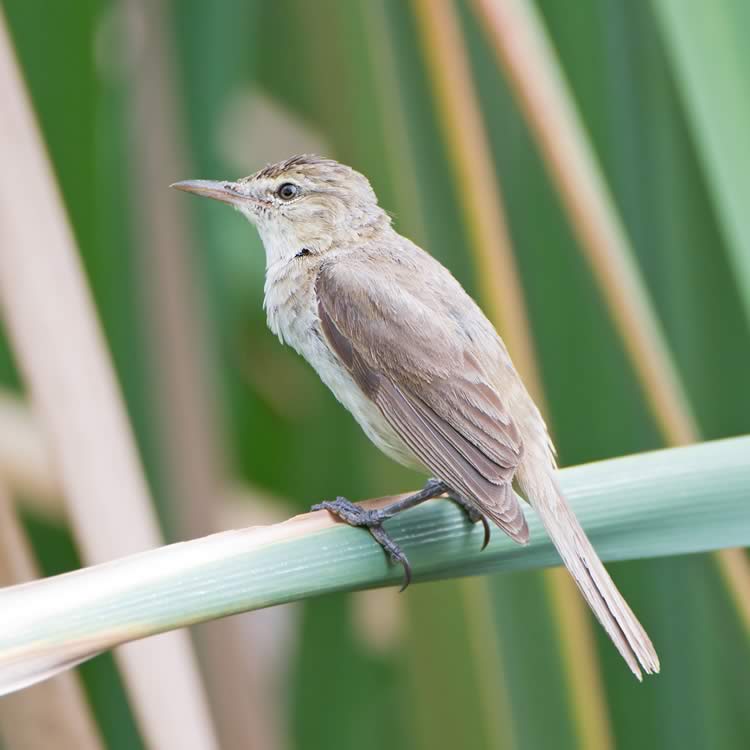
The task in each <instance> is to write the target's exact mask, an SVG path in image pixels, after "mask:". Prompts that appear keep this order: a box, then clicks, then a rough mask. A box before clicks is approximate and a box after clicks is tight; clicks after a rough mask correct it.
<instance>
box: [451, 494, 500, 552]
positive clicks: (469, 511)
mask: <svg viewBox="0 0 750 750" xmlns="http://www.w3.org/2000/svg"><path fill="white" fill-rule="evenodd" d="M448 497H450V499H451V500H453V502H454V503H456V505H460V506H461V507H462V508H463V509H464V511H465V513H466V515H467V516H468V518H469V521H471V522H472V523H477V522H479V521H481V522H482V526H484V541H483V542H482V549H483V550H484V548H485V547H486V546H487V545H488V544H489V543H490V523H489V521H488V520H487V516H485V515H484V513H482V512H480V511H478V510H477V509H476V508H475V507H474V506H473V505H472V504H471V503H468V502H466V500H463V499H462V498H460V497H458V495H453V494H451V493H450V492H449V494H448Z"/></svg>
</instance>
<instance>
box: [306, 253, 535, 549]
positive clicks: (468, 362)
mask: <svg viewBox="0 0 750 750" xmlns="http://www.w3.org/2000/svg"><path fill="white" fill-rule="evenodd" d="M356 270H357V271H358V272H357V273H355V272H354V270H352V269H347V268H346V267H344V265H343V264H341V263H330V264H324V265H323V266H322V267H321V270H320V272H319V274H318V277H317V280H316V284H315V290H316V294H317V300H318V316H319V319H320V324H321V329H322V331H323V334H324V335H325V337H326V339H327V341H328V342H329V344H330V346H331V348H332V349H333V351H334V352H335V353H336V355H337V356H338V357H339V359H340V360H341V362H342V363H343V364H344V365H345V367H346V368H347V370H348V371H349V372H350V374H351V375H352V377H353V378H354V380H355V381H356V382H357V384H358V385H359V386H360V388H361V389H362V390H363V392H364V393H365V394H366V395H367V396H368V397H369V398H370V399H372V401H373V402H374V403H375V404H376V405H377V406H378V408H379V410H380V411H381V413H382V414H383V416H384V417H385V419H386V420H387V422H388V423H389V424H390V425H391V427H392V428H393V430H394V431H395V432H396V434H397V435H398V436H399V437H400V438H401V439H402V440H403V441H404V443H406V445H407V446H408V447H409V448H410V450H411V451H412V452H413V453H414V454H415V455H416V456H417V458H419V460H420V461H421V462H422V463H423V464H424V465H425V466H426V467H427V468H428V469H429V470H430V471H431V472H432V473H433V474H434V475H435V476H436V477H438V478H439V479H442V480H443V481H444V482H445V483H446V484H447V485H448V486H449V487H450V488H451V489H452V490H453V491H455V492H457V493H458V494H459V495H461V497H463V498H465V499H466V500H468V501H469V502H472V503H474V504H475V505H476V506H477V507H478V508H479V509H480V510H481V511H482V512H484V513H485V514H487V515H488V516H489V517H490V518H492V520H493V521H494V522H495V523H496V524H497V525H498V526H500V527H501V528H502V529H503V530H504V531H505V532H506V533H507V534H509V536H511V537H512V538H513V539H515V540H517V541H519V542H525V541H526V540H527V539H528V528H527V526H526V521H525V519H524V515H523V512H522V510H521V507H520V505H519V503H518V500H517V499H516V496H515V495H514V493H513V491H512V489H511V482H512V480H513V475H514V473H515V470H516V467H517V466H518V463H519V461H520V459H521V456H522V453H523V446H522V443H521V438H520V435H519V432H518V430H517V428H516V426H515V424H514V423H513V420H512V419H511V418H510V415H509V413H508V411H507V409H506V408H505V407H504V405H503V402H502V398H501V396H500V394H499V393H498V392H497V390H496V388H495V387H494V386H493V384H492V383H491V381H490V379H489V378H488V377H487V375H486V373H485V372H484V370H483V368H482V366H481V365H480V364H479V361H478V359H477V358H476V357H474V356H473V355H472V353H471V352H470V340H469V339H466V341H464V340H463V337H462V335H461V332H460V331H456V330H454V331H453V332H452V333H454V334H456V335H451V332H450V331H446V330H445V326H446V325H448V326H452V327H454V329H455V327H456V326H457V325H458V324H457V322H456V321H455V320H453V319H452V318H451V317H450V316H449V315H445V314H444V312H443V311H441V310H440V309H436V305H437V301H436V300H432V301H428V302H427V303H425V300H422V299H419V298H417V297H414V296H410V295H409V294H408V293H407V292H406V291H405V288H404V286H403V285H399V286H398V287H397V286H396V285H393V284H392V285H388V284H385V283H384V282H383V280H382V278H378V277H375V276H374V275H372V274H368V272H367V270H366V269H365V268H358V269H356ZM375 288H377V290H378V294H377V298H375V296H374V294H373V290H374V289H375ZM407 288H408V287H407ZM441 313H442V315H441ZM437 341H440V342H441V344H442V346H441V347H439V349H438V351H439V350H440V349H442V350H443V351H442V352H441V353H440V355H436V346H435V344H436V343H437ZM436 359H439V361H436Z"/></svg>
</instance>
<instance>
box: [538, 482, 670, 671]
mask: <svg viewBox="0 0 750 750" xmlns="http://www.w3.org/2000/svg"><path fill="white" fill-rule="evenodd" d="M524 484H527V483H524ZM533 484H534V487H533V488H531V487H529V488H528V489H529V500H530V502H531V504H532V506H533V507H534V509H535V510H536V511H537V513H538V514H539V517H540V518H541V520H542V523H543V524H544V528H545V529H546V530H547V533H548V534H549V536H550V538H551V539H552V543H553V544H554V545H555V547H556V549H557V551H558V552H559V554H560V557H561V558H562V561H563V562H564V563H565V567H566V568H567V569H568V570H569V571H570V573H571V575H572V576H573V578H574V579H575V582H576V584H577V585H578V588H579V589H580V591H581V593H582V594H583V596H584V598H585V599H586V601H587V602H588V605H589V606H590V607H591V609H592V610H593V612H594V614H595V615H596V617H597V619H598V620H599V622H600V623H601V624H602V626H603V627H604V629H605V630H606V631H607V634H608V635H609V637H610V638H611V639H612V642H613V643H614V644H615V646H616V647H617V650H618V651H619V652H620V654H621V655H622V657H623V658H624V659H625V661H626V662H627V664H628V666H629V667H630V669H631V671H632V672H633V674H634V675H635V676H636V677H637V678H638V679H639V680H641V679H642V676H641V669H643V671H645V672H646V673H647V674H652V673H656V672H658V671H659V657H658V656H657V655H656V651H655V650H654V647H653V645H652V643H651V640H650V638H649V637H648V635H647V634H646V631H645V630H644V629H643V626H642V625H641V624H640V622H638V619H637V618H636V616H635V615H634V614H633V612H632V610H631V609H630V607H629V606H628V604H627V602H626V601H625V599H624V598H623V596H622V594H621V593H620V592H619V591H618V590H617V587H616V586H615V584H614V582H613V581H612V579H611V578H610V577H609V573H607V571H606V569H605V568H604V565H603V564H602V562H601V560H600V559H599V557H598V555H597V554H596V552H595V550H594V548H593V547H592V546H591V542H589V540H588V538H587V537H586V534H585V533H584V531H583V529H582V528H581V525H580V523H579V522H578V519H577V518H576V517H575V516H574V515H573V511H572V510H571V509H570V507H569V506H568V504H567V502H566V501H565V499H564V498H563V496H562V494H561V492H560V490H559V488H558V487H557V483H556V482H555V480H554V478H553V477H552V476H550V475H547V476H546V477H545V481H543V482H536V481H535V482H534V483H533ZM532 489H533V492H532Z"/></svg>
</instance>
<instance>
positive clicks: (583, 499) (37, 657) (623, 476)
mask: <svg viewBox="0 0 750 750" xmlns="http://www.w3.org/2000/svg"><path fill="white" fill-rule="evenodd" d="M749 451H750V436H748V437H741V438H731V439H727V440H721V441H715V442H710V443H703V444H700V445H695V446H689V447H684V448H674V449H669V450H664V451H656V452H651V453H644V454H639V455H635V456H629V457H623V458H617V459H611V460H608V461H601V462H598V463H593V464H588V465H583V466H579V467H575V468H570V469H565V470H563V471H562V472H561V474H560V478H561V482H562V486H563V490H564V491H565V492H566V494H567V496H568V498H569V499H570V501H571V504H572V506H573V508H574V509H575V511H576V513H577V514H578V516H579V518H580V519H581V522H582V523H583V525H584V527H585V528H586V530H587V532H588V533H589V535H590V537H591V540H592V542H593V543H594V545H595V546H596V548H597V551H598V552H599V554H600V555H601V557H602V559H604V560H610V561H611V560H626V559H634V558H643V557H657V556H664V555H677V554H685V553H691V552H701V551H706V550H711V549H719V548H723V547H733V546H743V545H747V544H748V543H750V523H749V522H748V521H749V520H750V504H748V502H747V494H748V489H749V488H750V464H749V463H748V461H747V456H748V452H749ZM389 499H390V498H386V499H384V500H380V501H377V503H383V502H387V501H388V500H389ZM377 503H376V504H377ZM528 516H529V527H530V531H531V539H532V541H531V543H530V544H529V545H528V546H527V547H519V546H517V545H515V544H514V543H513V542H511V541H510V540H509V539H508V538H507V537H505V536H504V535H502V534H500V533H496V534H494V537H493V540H492V542H491V544H490V546H489V547H488V548H487V549H486V550H485V551H483V552H482V551H480V546H481V537H482V530H481V528H476V527H474V528H470V527H469V526H468V522H467V520H466V519H465V517H464V516H463V513H462V511H460V510H459V509H458V508H457V507H456V506H455V505H453V504H452V503H450V502H448V501H440V500H438V501H432V502H430V503H428V504H426V505H424V506H421V507H419V508H417V509H415V510H413V511H411V512H409V513H406V514H402V515H401V516H398V517H397V518H394V519H393V520H392V521H390V522H389V531H390V532H391V534H392V535H393V538H394V539H395V540H396V541H397V542H398V543H400V544H402V545H403V547H404V548H405V549H406V550H407V552H408V554H409V556H410V559H411V561H412V564H413V566H414V570H415V574H416V579H417V580H420V581H426V580H437V579H444V578H452V577H457V576H465V575H477V574H482V573H489V572H491V571H496V570H521V569H532V568H538V567H544V566H549V565H555V564H558V563H559V558H558V557H557V554H556V552H555V550H554V548H553V547H552V544H551V542H550V541H549V539H548V538H547V537H546V536H545V535H544V533H543V532H542V528H541V524H540V522H539V520H538V519H537V518H536V516H535V515H534V514H533V512H529V513H528ZM400 580H401V570H400V568H398V567H396V566H393V565H390V564H389V563H388V562H387V560H386V559H385V557H384V556H383V554H382V550H380V548H379V547H378V546H377V545H376V544H375V543H374V542H373V540H372V539H370V537H369V536H368V535H367V534H366V533H364V532H363V531H362V530H360V529H353V528H350V527H347V526H345V525H342V524H339V523H336V522H335V521H333V520H332V519H331V518H330V517H329V516H328V515H327V514H325V513H315V514H304V515H301V516H296V517H294V518H292V519H290V520H289V521H286V522H285V523H282V524H276V525H274V526H266V527H254V528H251V529H243V530H237V531H230V532H223V533H221V534H214V535H212V536H209V537H204V538H202V539H198V540H194V541H191V542H183V543H180V544H173V545H169V546H165V547H160V548H158V549H155V550H151V551H148V552H143V553H140V554H138V555H132V556H129V557H125V558H121V559H119V560H115V561H112V562H109V563H103V564H101V565H97V566H94V567H90V568H84V569H81V570H79V571H74V572H72V573H67V574H64V575H61V576H56V577H52V578H47V579H43V580H41V581H37V582H33V583H29V584H25V585H21V586H13V587H10V588H7V589H5V590H3V591H0V608H2V611H3V612H4V623H3V629H2V633H1V634H0V690H1V691H2V692H9V691H12V690H14V689H18V688H20V687H23V686H25V685H28V684H32V683H34V682H36V681H38V680H39V679H42V678H45V677H48V676H51V675H52V674H55V673H57V672H58V671H60V670H61V669H63V668H65V667H68V666H71V665H73V664H76V663H80V662H81V661H82V660H84V659H87V658H89V657H91V656H93V655H94V654H96V653H98V652H101V651H103V650H106V649H109V648H112V647H114V646H117V645H119V644H122V643H126V642H128V641H132V640H136V639H139V638H143V637H145V636H148V635H154V634H156V633H161V632H164V631H167V630H172V629H174V628H179V627H184V626H186V625H191V624H194V623H197V622H203V621H206V620H211V619H214V618H217V617H223V616H225V615H229V614H234V613H237V612H242V611H247V610H253V609H260V608H262V607H268V606H272V605H275V604H281V603H284V602H289V601H293V600H297V599H304V598H308V597H311V596H315V595H318V594H324V593H329V592H334V591H349V590H354V589H363V588H371V587H376V586H383V585H392V584H395V583H398V582H400ZM657 647H658V644H657Z"/></svg>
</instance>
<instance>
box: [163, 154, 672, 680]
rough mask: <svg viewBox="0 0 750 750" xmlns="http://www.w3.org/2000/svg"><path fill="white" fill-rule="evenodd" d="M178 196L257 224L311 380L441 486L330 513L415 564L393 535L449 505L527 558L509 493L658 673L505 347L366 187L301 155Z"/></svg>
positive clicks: (329, 163)
mask: <svg viewBox="0 0 750 750" xmlns="http://www.w3.org/2000/svg"><path fill="white" fill-rule="evenodd" d="M171 187H173V188H176V189H178V190H182V191H186V192H189V193H193V194H196V195H199V196H204V197H208V198H213V199H215V200H218V201H221V202H223V203H226V204H229V205H230V206H232V207H234V208H235V209H237V210H238V211H239V212H240V213H241V214H243V215H244V216H245V218H246V219H248V220H249V221H250V222H251V223H252V224H254V225H255V227H256V229H257V231H258V233H259V235H260V238H261V240H262V243H263V246H264V248H265V254H266V272H265V284H264V308H265V311H266V316H267V322H268V326H269V328H270V329H271V331H272V332H273V333H274V334H276V336H278V338H279V340H280V341H281V343H282V344H286V345H289V346H291V347H292V348H293V349H295V350H296V351H297V352H298V353H299V354H301V355H302V356H303V357H304V358H305V359H306V360H307V361H308V362H309V364H310V365H312V367H313V368H314V369H315V370H316V372H317V373H318V375H319V377H320V378H321V380H322V381H323V382H324V383H325V384H326V385H327V386H328V387H329V388H330V390H331V391H332V392H333V394H334V395H335V396H336V398H337V399H338V401H339V402H340V403H341V404H342V405H343V406H344V407H346V408H347V409H348V410H349V411H350V412H351V414H352V415H353V416H354V418H355V419H356V421H357V422H358V423H359V425H360V426H361V428H362V429H363V430H364V432H365V434H366V435H367V437H368V438H369V439H370V440H371V441H372V442H373V443H374V444H375V445H376V446H377V447H378V448H379V449H380V450H382V451H383V452H384V453H385V454H387V455H388V456H390V457H391V458H392V459H394V460H395V461H397V462H399V463H401V464H404V465H406V466H409V467H412V468H416V469H418V470H420V471H422V472H423V473H424V474H426V475H428V476H430V477H431V478H430V479H429V481H427V483H426V484H425V486H424V488H423V489H422V490H420V491H419V492H416V493H413V494H411V495H408V496H406V497H404V498H402V499H400V500H397V501H395V502H392V503H391V504H389V505H387V506H385V507H383V508H379V509H367V508H365V507H363V506H361V505H359V504H356V503H352V502H350V501H349V500H347V499H346V498H344V497H339V498H336V499H335V500H331V501H325V502H322V503H318V504H316V505H315V506H313V508H312V510H325V511H328V512H330V513H332V514H334V515H335V516H338V517H339V518H340V519H342V520H343V521H345V522H346V523H348V524H350V525H352V526H360V527H364V528H366V529H368V530H369V532H370V533H371V534H372V536H373V537H374V538H375V540H376V541H377V542H378V543H379V544H380V545H381V546H382V547H383V549H384V550H385V552H386V553H387V554H388V555H389V556H390V558H391V560H392V561H393V562H394V563H400V564H401V565H402V566H403V569H404V586H403V587H402V588H404V587H405V586H406V585H407V584H408V583H409V581H410V580H411V575H412V573H411V566H410V565H409V561H408V558H407V556H406V554H405V553H404V551H403V550H402V549H401V547H400V546H399V545H398V544H396V543H395V541H394V540H393V539H392V538H391V537H390V536H389V535H388V533H387V531H386V530H385V529H384V527H383V522H384V521H385V520H387V519H389V518H392V517H393V516H394V515H396V514H397V513H400V512H403V511H405V510H408V509H409V508H412V507H414V506H416V505H418V504H420V503H422V502H424V501H426V500H429V499H432V498H436V497H439V496H442V495H446V494H447V495H448V496H449V498H450V499H451V500H454V501H455V502H457V503H458V504H459V505H461V506H462V507H463V508H464V509H465V511H466V512H467V513H468V515H469V518H470V520H471V521H473V522H479V521H481V522H482V523H483V525H484V530H485V537H484V539H485V545H486V543H487V541H488V539H489V529H490V526H489V522H492V523H493V524H494V525H496V526H497V527H499V528H500V529H501V530H502V531H503V532H505V533H506V534H507V535H508V536H509V537H510V538H511V539H512V540H514V541H515V542H518V543H519V544H526V543H527V542H528V539H529V529H528V525H527V523H526V518H525V516H524V512H523V509H522V507H521V503H520V502H519V498H518V496H517V495H516V494H515V493H514V491H513V485H514V482H515V483H516V486H517V487H518V488H519V490H520V493H521V495H522V497H523V498H524V499H525V501H527V502H528V503H529V504H530V505H531V506H532V507H533V508H534V510H535V511H536V513H537V514H538V516H539V517H540V519H541V521H542V524H543V526H544V528H545V530H546V532H547V533H548V534H549V536H550V538H551V540H552V542H553V544H554V546H555V548H556V549H557V551H558V553H559V555H560V558H561V559H562V562H563V563H564V564H565V566H566V567H567V569H568V570H569V572H570V573H571V574H572V576H573V579H574V580H575V582H576V584H577V585H578V588H579V589H580V591H581V593H582V595H583V597H584V598H585V600H586V601H587V602H588V604H589V606H590V607H591V609H592V610H593V612H594V614H595V616H596V617H597V618H598V620H599V622H600V623H601V624H602V626H603V627H604V629H605V630H606V632H607V634H608V635H609V637H610V638H611V640H612V641H613V643H614V645H615V646H616V648H617V649H618V651H619V652H620V654H621V655H622V657H623V658H624V660H625V662H626V663H627V665H628V666H629V667H630V669H631V671H632V672H633V674H634V675H635V676H636V677H637V678H638V679H639V680H641V679H642V673H641V670H643V671H644V672H645V673H647V674H651V673H657V672H658V671H659V659H658V656H657V654H656V651H655V649H654V647H653V645H652V643H651V640H650V639H649V637H648V635H647V633H646V631H645V630H644V628H643V627H642V625H641V624H640V622H639V621H638V619H637V618H636V616H635V615H634V614H633V612H632V610H631V609H630V607H629V606H628V604H627V603H626V601H625V599H624V598H623V596H622V595H621V594H620V592H619V591H618V589H617V587H616V586H615V584H614V582H613V581H612V579H611V578H610V576H609V574H608V573H607V571H606V569H605V568H604V565H603V564H602V562H601V561H600V559H599V557H598V556H597V554H596V552H595V550H594V548H593V546H592V545H591V543H590V542H589V540H588V538H587V537H586V534H585V533H584V531H583V529H582V527H581V525H580V523H579V522H578V520H577V519H576V517H575V515H574V514H573V511H572V510H571V508H570V506H569V505H568V503H567V501H566V499H565V497H564V495H563V493H562V492H561V490H560V486H559V484H558V481H557V478H556V472H557V464H556V458H555V449H554V446H553V443H552V441H551V439H550V436H549V433H548V431H547V427H546V425H545V422H544V419H543V418H542V415H541V413H540V411H539V409H538V408H537V406H536V404H535V403H534V401H533V400H532V398H531V396H530V395H529V393H528V391H527V390H526V388H525V386H524V384H523V382H522V380H521V378H520V376H519V375H518V373H517V372H516V369H515V367H514V366H513V363H512V361H511V358H510V355H509V353H508V350H507V349H506V347H505V344H504V343H503V341H502V339H501V338H500V336H499V334H498V333H497V331H496V330H495V328H494V327H493V326H492V324H491V323H490V321H489V320H488V319H487V317H486V316H485V315H484V313H483V312H482V310H481V309H480V307H479V306H478V305H477V303H476V302H475V301H474V300H473V299H472V298H471V297H470V296H469V294H468V293H467V292H466V291H465V290H464V289H463V287H462V286H461V284H460V283H459V282H458V281H457V280H456V278H455V277H454V276H453V275H452V274H451V273H450V271H449V270H448V269H447V268H445V267H444V266H443V265H442V264H441V263H440V262H439V261H437V260H436V259H435V258H433V257H432V256H431V255H430V254H429V253H427V252H426V251H424V250H422V249H421V248H420V247H418V246H417V245H416V244H415V243H413V242H412V241H410V240H409V239H407V238H406V237H404V236H402V235H401V234H399V233H398V232H397V231H396V229H395V228H394V226H393V222H392V218H391V216H390V214H389V213H388V212H387V211H385V210H384V209H383V208H382V207H381V206H380V205H379V203H378V198H377V196H376V194H375V192H374V190H373V188H372V187H371V185H370V183H369V181H368V180H367V178H366V177H365V176H364V175H363V174H361V173H360V172H358V171H356V170H355V169H353V168H351V167H349V166H346V165H344V164H342V163H340V162H338V161H335V160H333V159H330V158H324V157H319V156H315V155H309V154H303V155H296V156H293V157H291V158H288V159H285V160H283V161H280V162H277V163H274V164H269V165H267V166H265V167H263V168H262V169H260V170H259V171H257V172H255V173H254V174H252V175H250V176H248V177H244V178H241V179H238V180H236V181H214V180H187V181H182V182H177V183H174V184H173V185H172V186H171Z"/></svg>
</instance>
